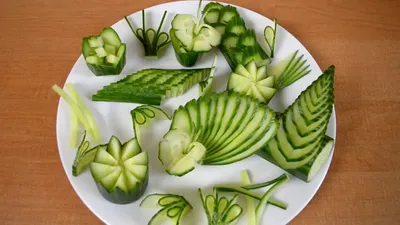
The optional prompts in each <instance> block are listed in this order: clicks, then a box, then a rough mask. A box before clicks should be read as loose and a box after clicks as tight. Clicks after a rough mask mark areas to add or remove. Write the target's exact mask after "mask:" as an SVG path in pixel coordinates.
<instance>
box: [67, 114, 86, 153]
mask: <svg viewBox="0 0 400 225" xmlns="http://www.w3.org/2000/svg"><path fill="white" fill-rule="evenodd" d="M70 118H71V123H70V129H71V132H70V135H71V137H70V142H69V145H70V147H71V148H72V149H75V148H76V144H77V141H78V131H79V119H78V117H77V116H76V114H75V113H73V112H72V111H70ZM85 132H86V131H85Z"/></svg>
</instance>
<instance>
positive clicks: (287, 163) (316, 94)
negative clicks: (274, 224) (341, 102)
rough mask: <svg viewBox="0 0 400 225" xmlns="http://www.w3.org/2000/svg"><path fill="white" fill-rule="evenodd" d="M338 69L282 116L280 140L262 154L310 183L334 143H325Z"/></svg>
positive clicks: (311, 88) (331, 141)
mask: <svg viewBox="0 0 400 225" xmlns="http://www.w3.org/2000/svg"><path fill="white" fill-rule="evenodd" d="M334 68H335V67H334V66H330V67H329V68H328V69H327V70H326V71H325V72H324V73H323V74H322V75H321V76H320V77H319V78H318V79H317V80H316V81H314V82H313V83H312V84H311V85H310V86H309V87H307V89H306V90H305V91H303V92H302V93H301V94H300V96H299V97H298V98H297V99H296V100H295V102H294V103H293V104H292V105H291V106H289V107H288V108H287V109H286V110H285V112H284V113H283V114H282V115H279V118H278V119H279V122H280V123H279V129H278V132H277V134H276V136H275V137H274V138H273V139H271V140H270V141H269V142H268V144H267V145H266V146H265V148H263V149H262V151H260V152H259V154H260V155H261V156H263V157H264V158H266V159H268V160H270V161H272V162H274V163H275V164H276V165H278V166H279V167H281V168H282V169H284V170H286V171H288V172H291V173H292V174H294V175H295V176H297V177H299V178H300V179H303V180H305V181H306V182H309V181H311V179H312V178H313V176H314V175H315V173H316V172H317V171H318V170H319V168H320V166H321V164H323V163H324V162H325V161H326V159H327V158H328V157H327V155H329V154H328V153H329V152H330V151H331V149H332V148H331V147H332V144H333V140H329V141H324V139H326V137H325V132H326V130H327V127H328V123H329V119H330V117H331V114H332V108H333V102H334V93H333V88H334ZM320 154H323V155H322V156H321V157H318V156H319V155H320ZM311 168H313V169H311ZM297 170H299V172H293V171H297Z"/></svg>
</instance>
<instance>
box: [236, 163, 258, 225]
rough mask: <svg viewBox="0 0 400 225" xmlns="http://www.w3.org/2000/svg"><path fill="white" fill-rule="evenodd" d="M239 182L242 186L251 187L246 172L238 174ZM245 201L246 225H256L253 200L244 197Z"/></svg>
mask: <svg viewBox="0 0 400 225" xmlns="http://www.w3.org/2000/svg"><path fill="white" fill-rule="evenodd" d="M240 180H241V183H242V185H244V186H247V185H251V180H250V175H249V173H248V172H247V171H246V170H243V171H242V172H241V173H240ZM245 200H246V205H247V225H256V210H255V204H254V200H253V199H252V198H251V197H249V196H246V197H245Z"/></svg>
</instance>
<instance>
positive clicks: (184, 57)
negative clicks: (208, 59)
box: [169, 29, 203, 67]
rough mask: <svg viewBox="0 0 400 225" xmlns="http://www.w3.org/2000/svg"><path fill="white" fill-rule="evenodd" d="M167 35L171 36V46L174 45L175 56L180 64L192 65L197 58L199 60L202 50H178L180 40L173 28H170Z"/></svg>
mask: <svg viewBox="0 0 400 225" xmlns="http://www.w3.org/2000/svg"><path fill="white" fill-rule="evenodd" d="M169 36H170V37H171V42H172V46H173V47H174V52H175V57H176V59H177V60H178V62H179V63H180V64H181V65H182V66H184V67H192V66H194V65H195V64H196V62H197V60H200V58H201V57H202V56H203V53H202V52H193V51H189V52H186V53H182V52H180V49H179V48H180V42H179V40H178V39H177V38H176V36H175V30H174V29H170V31H169Z"/></svg>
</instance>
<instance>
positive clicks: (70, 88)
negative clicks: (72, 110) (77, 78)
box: [66, 83, 102, 143]
mask: <svg viewBox="0 0 400 225" xmlns="http://www.w3.org/2000/svg"><path fill="white" fill-rule="evenodd" d="M66 88H67V90H68V92H69V93H70V94H71V97H72V99H74V100H75V102H76V103H77V104H78V105H79V108H80V109H81V110H82V112H83V114H84V115H85V117H86V119H87V121H88V123H89V125H90V131H91V132H92V135H93V137H94V139H95V141H96V142H98V143H99V142H100V141H101V139H102V137H101V133H100V130H99V127H98V125H97V123H96V121H95V119H94V117H93V115H92V113H91V111H90V110H89V108H88V107H87V105H86V104H85V102H84V101H83V100H82V98H81V97H80V96H79V93H78V91H77V90H76V89H75V87H74V85H73V84H71V83H69V84H66Z"/></svg>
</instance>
